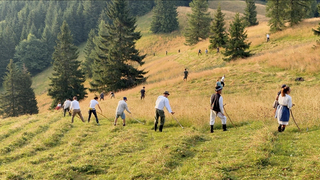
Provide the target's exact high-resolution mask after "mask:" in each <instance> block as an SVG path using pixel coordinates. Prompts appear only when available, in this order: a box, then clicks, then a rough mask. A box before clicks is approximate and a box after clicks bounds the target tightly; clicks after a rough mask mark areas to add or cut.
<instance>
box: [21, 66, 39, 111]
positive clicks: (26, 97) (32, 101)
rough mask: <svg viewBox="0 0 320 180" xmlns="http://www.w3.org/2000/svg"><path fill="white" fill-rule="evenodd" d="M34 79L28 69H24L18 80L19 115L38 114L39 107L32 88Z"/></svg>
mask: <svg viewBox="0 0 320 180" xmlns="http://www.w3.org/2000/svg"><path fill="white" fill-rule="evenodd" d="M31 85H32V79H31V75H30V73H29V72H28V71H27V69H25V68H24V69H23V70H22V71H21V72H20V74H19V79H18V87H19V88H18V89H17V93H18V97H17V102H18V112H19V114H21V115H22V114H38V112H39V110H38V106H37V100H36V96H35V94H34V91H33V89H32V88H31Z"/></svg>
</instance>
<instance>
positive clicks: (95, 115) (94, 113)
mask: <svg viewBox="0 0 320 180" xmlns="http://www.w3.org/2000/svg"><path fill="white" fill-rule="evenodd" d="M91 113H93V115H94V117H96V121H97V123H98V124H99V120H98V116H97V112H96V110H95V109H93V110H89V117H88V122H90V118H91Z"/></svg>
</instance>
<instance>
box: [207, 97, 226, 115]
mask: <svg viewBox="0 0 320 180" xmlns="http://www.w3.org/2000/svg"><path fill="white" fill-rule="evenodd" d="M210 104H212V102H211V98H210ZM219 108H220V112H221V113H222V114H224V109H223V98H222V96H220V98H219Z"/></svg>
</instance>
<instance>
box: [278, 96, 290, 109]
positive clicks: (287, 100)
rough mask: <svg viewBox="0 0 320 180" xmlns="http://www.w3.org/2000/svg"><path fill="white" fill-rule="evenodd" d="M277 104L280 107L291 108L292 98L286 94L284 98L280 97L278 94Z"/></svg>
mask: <svg viewBox="0 0 320 180" xmlns="http://www.w3.org/2000/svg"><path fill="white" fill-rule="evenodd" d="M278 102H279V104H280V105H283V106H287V107H288V108H289V109H291V108H292V98H291V96H289V95H288V94H286V95H285V96H284V97H282V95H281V94H280V95H279V99H278Z"/></svg>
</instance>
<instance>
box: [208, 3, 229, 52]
mask: <svg viewBox="0 0 320 180" xmlns="http://www.w3.org/2000/svg"><path fill="white" fill-rule="evenodd" d="M224 16H225V15H224V14H223V13H222V11H221V6H220V4H219V6H218V8H217V12H216V13H215V14H214V18H213V22H212V25H211V27H210V33H211V36H210V46H209V49H214V48H220V47H223V46H224V45H226V43H227V40H228V35H227V32H226V28H225V22H224Z"/></svg>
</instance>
